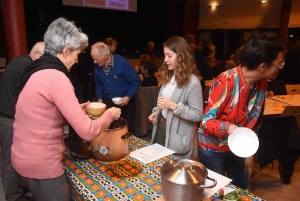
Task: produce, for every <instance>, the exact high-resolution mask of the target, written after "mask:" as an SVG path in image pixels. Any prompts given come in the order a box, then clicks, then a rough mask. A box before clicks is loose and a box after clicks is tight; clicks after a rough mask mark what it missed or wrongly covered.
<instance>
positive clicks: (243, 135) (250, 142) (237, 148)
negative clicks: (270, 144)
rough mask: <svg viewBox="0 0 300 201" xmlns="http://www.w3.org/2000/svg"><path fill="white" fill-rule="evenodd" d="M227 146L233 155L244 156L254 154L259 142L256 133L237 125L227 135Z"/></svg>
mask: <svg viewBox="0 0 300 201" xmlns="http://www.w3.org/2000/svg"><path fill="white" fill-rule="evenodd" d="M228 146H229V148H230V150H231V151H232V153H234V154H235V155H237V156H239V157H242V158H246V157H249V156H252V155H254V154H255V152H256V151H257V149H258V146H259V142H258V138H257V135H256V134H255V133H254V132H253V131H252V130H251V129H249V128H245V127H239V128H236V129H234V130H233V132H232V134H231V135H229V137H228Z"/></svg>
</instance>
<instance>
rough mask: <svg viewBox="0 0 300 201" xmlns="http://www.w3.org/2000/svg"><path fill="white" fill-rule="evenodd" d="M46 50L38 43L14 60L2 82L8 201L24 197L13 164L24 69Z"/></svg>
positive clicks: (0, 126)
mask: <svg viewBox="0 0 300 201" xmlns="http://www.w3.org/2000/svg"><path fill="white" fill-rule="evenodd" d="M44 48H45V45H44V43H43V42H38V43H36V44H35V45H34V46H33V48H32V49H31V51H30V53H29V54H27V55H23V56H19V57H17V58H14V59H13V60H12V61H11V62H9V63H8V65H7V66H6V68H5V70H4V72H3V74H2V76H1V80H0V97H1V98H0V141H1V177H2V180H3V186H4V191H5V196H6V199H7V200H8V201H15V200H22V198H21V197H24V195H23V193H24V192H23V188H22V186H21V185H20V177H19V175H18V173H17V172H16V171H15V169H14V168H13V167H12V164H11V146H12V139H13V123H14V116H15V105H16V103H17V99H18V94H19V89H18V86H19V80H20V77H21V74H22V73H23V70H24V68H25V67H26V66H27V65H28V64H30V63H31V62H32V61H34V60H36V59H38V58H40V57H41V56H42V55H43V54H44ZM22 195H23V196H22Z"/></svg>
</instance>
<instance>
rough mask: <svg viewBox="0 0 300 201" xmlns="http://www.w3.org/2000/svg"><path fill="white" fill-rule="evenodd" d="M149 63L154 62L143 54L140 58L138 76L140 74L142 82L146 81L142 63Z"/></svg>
mask: <svg viewBox="0 0 300 201" xmlns="http://www.w3.org/2000/svg"><path fill="white" fill-rule="evenodd" d="M148 61H152V59H151V57H150V56H149V55H148V54H142V55H141V56H140V63H139V70H138V74H139V77H140V79H141V81H143V80H144V79H145V76H144V73H142V63H145V62H148Z"/></svg>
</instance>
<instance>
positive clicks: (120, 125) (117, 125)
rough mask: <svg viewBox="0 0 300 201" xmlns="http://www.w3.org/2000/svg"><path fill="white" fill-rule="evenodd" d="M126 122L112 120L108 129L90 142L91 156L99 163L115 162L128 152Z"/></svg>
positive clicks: (129, 134)
mask: <svg viewBox="0 0 300 201" xmlns="http://www.w3.org/2000/svg"><path fill="white" fill-rule="evenodd" d="M131 135H132V134H131V133H129V132H128V128H127V121H126V120H125V119H123V118H119V119H118V120H114V121H113V122H112V123H111V125H110V127H109V128H108V129H106V130H105V131H104V132H102V133H101V134H100V135H99V136H97V137H96V138H94V139H93V140H92V141H91V148H92V153H93V156H94V157H95V158H96V159H98V160H100V161H107V162H110V161H117V160H120V159H122V158H124V157H125V156H126V155H127V154H128V152H129V137H130V136H131Z"/></svg>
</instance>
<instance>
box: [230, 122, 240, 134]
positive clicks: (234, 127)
mask: <svg viewBox="0 0 300 201" xmlns="http://www.w3.org/2000/svg"><path fill="white" fill-rule="evenodd" d="M236 128H238V126H237V125H234V124H232V125H230V126H229V127H228V134H229V135H230V134H231V133H232V132H233V130H234V129H236Z"/></svg>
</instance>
